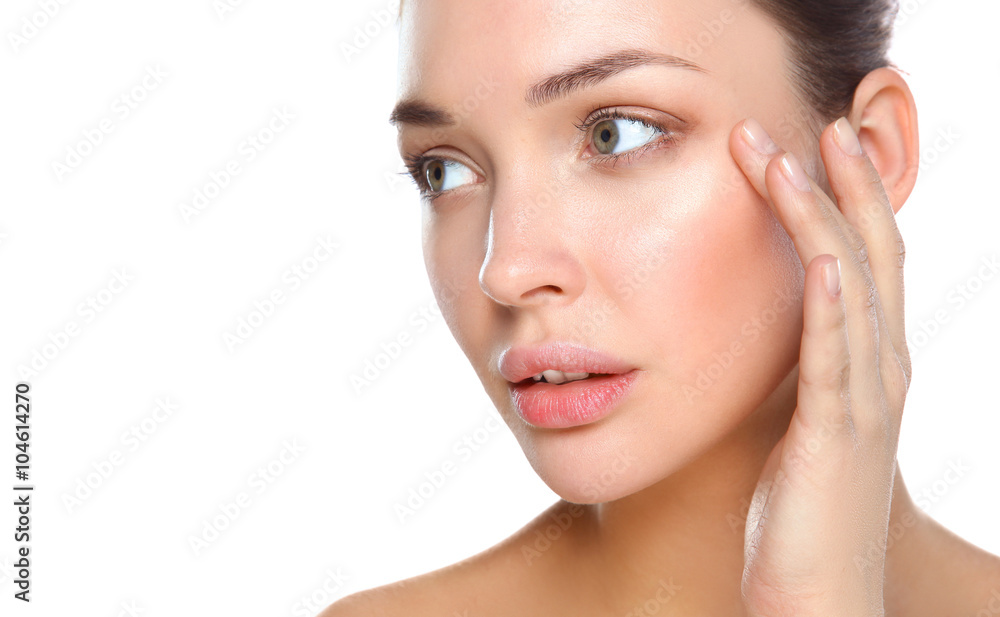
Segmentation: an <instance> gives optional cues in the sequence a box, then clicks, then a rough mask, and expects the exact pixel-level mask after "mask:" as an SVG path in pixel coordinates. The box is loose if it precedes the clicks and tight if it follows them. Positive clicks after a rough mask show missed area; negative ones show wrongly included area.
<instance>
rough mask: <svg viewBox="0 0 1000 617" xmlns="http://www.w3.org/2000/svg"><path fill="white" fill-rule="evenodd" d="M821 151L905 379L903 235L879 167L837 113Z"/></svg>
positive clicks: (908, 371) (907, 377) (907, 373)
mask: <svg viewBox="0 0 1000 617" xmlns="http://www.w3.org/2000/svg"><path fill="white" fill-rule="evenodd" d="M820 154H821V155H822V157H823V162H824V165H825V167H826V174H827V177H828V179H829V182H830V189H831V191H832V192H833V194H834V197H835V198H836V200H837V204H838V206H839V209H840V211H841V213H842V214H843V216H844V218H845V219H846V220H847V222H848V223H849V224H850V225H851V226H852V227H853V228H854V229H855V230H857V231H858V233H859V234H860V235H861V237H862V238H863V239H864V242H865V245H866V246H867V247H868V268H869V270H870V271H871V276H872V280H873V282H874V284H875V287H876V289H878V294H879V301H880V303H881V305H882V312H883V315H884V316H885V326H886V329H887V331H888V334H889V338H890V341H891V342H892V346H893V350H894V352H895V354H896V356H897V357H898V360H899V362H900V364H901V367H902V369H903V371H904V376H905V381H906V384H909V381H910V374H911V368H910V357H909V351H908V349H907V346H906V331H905V326H904V306H903V261H904V256H905V253H906V249H905V246H904V244H903V236H902V234H900V232H899V227H898V226H897V225H896V216H895V214H894V213H893V210H892V204H891V203H890V202H889V197H888V195H886V192H885V188H884V187H883V186H882V180H881V178H880V177H879V174H878V170H876V169H875V166H874V165H873V164H872V162H871V160H870V159H869V158H868V156H867V154H865V153H864V152H863V150H862V148H861V143H860V142H859V141H858V138H857V135H856V134H855V132H854V129H853V128H852V127H851V124H850V123H849V122H848V121H847V120H846V119H845V118H840V119H839V120H837V121H836V122H834V123H831V124H830V126H828V127H827V128H826V130H824V131H823V135H822V136H821V137H820Z"/></svg>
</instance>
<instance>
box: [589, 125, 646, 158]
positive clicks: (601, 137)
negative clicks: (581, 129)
mask: <svg viewBox="0 0 1000 617" xmlns="http://www.w3.org/2000/svg"><path fill="white" fill-rule="evenodd" d="M662 132H663V131H662V130H660V129H658V128H656V127H654V126H650V125H649V124H647V123H645V122H643V121H641V120H639V119H636V118H608V119H606V120H601V121H600V122H598V123H597V124H595V125H594V137H593V141H594V147H595V148H596V149H597V151H598V152H600V153H601V154H619V153H621V152H624V151H628V150H633V149H635V148H638V147H640V146H644V145H646V144H648V143H650V142H651V141H653V140H654V139H655V138H656V137H657V136H658V135H659V134H660V133H662ZM619 146H621V147H620V148H619Z"/></svg>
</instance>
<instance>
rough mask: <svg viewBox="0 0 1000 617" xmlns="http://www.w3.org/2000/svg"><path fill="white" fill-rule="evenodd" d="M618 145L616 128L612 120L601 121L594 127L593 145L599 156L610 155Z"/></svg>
mask: <svg viewBox="0 0 1000 617" xmlns="http://www.w3.org/2000/svg"><path fill="white" fill-rule="evenodd" d="M617 143H618V127H617V126H615V122H614V120H602V121H601V122H599V123H598V124H597V126H595V127H594V144H596V146H597V151H598V152H600V153H601V154H611V153H612V152H614V149H615V145H616V144H617Z"/></svg>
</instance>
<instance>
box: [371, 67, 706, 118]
mask: <svg viewBox="0 0 1000 617" xmlns="http://www.w3.org/2000/svg"><path fill="white" fill-rule="evenodd" d="M649 64H655V65H661V66H669V67H674V68H681V69H687V70H691V71H698V72H701V73H707V72H708V71H707V70H706V69H704V68H702V67H701V66H699V65H697V64H695V63H694V62H691V61H690V60H685V59H684V58H680V57H678V56H673V55H670V54H662V53H656V52H651V51H647V50H644V49H626V50H621V51H616V52H613V53H609V54H605V55H603V56H599V57H597V58H593V59H590V60H584V61H583V62H580V63H579V64H577V65H575V66H573V67H571V68H569V69H567V70H565V71H560V72H559V73H556V74H554V75H549V76H548V77H544V78H542V79H540V80H538V81H537V82H535V83H534V84H532V85H531V86H529V87H528V89H527V90H526V91H525V93H524V101H525V103H527V104H528V106H529V107H541V106H542V105H545V104H547V103H551V102H552V101H554V100H556V99H559V98H562V97H565V96H567V95H569V94H570V93H571V92H574V91H576V90H580V89H582V88H588V87H592V86H595V85H597V84H599V83H600V82H602V81H604V80H606V79H610V78H611V77H613V76H615V75H618V74H619V73H623V72H625V71H628V70H630V69H634V68H636V67H640V66H645V65H649ZM389 123H390V124H393V125H395V126H397V127H398V126H400V125H402V124H410V125H414V126H425V127H439V126H454V125H455V124H458V121H457V120H456V118H455V116H454V115H452V114H451V113H449V112H448V111H446V110H444V109H443V108H441V107H438V106H436V105H432V104H430V103H428V102H426V101H423V100H421V99H417V98H410V99H404V100H402V101H400V102H399V103H398V104H396V107H395V108H394V109H393V110H392V114H390V115H389Z"/></svg>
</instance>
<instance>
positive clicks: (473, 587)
mask: <svg viewBox="0 0 1000 617" xmlns="http://www.w3.org/2000/svg"><path fill="white" fill-rule="evenodd" d="M564 505H565V503H564V502H557V503H556V504H554V505H553V506H552V507H551V508H549V509H548V510H546V511H545V512H543V513H542V514H540V515H539V516H538V517H536V518H535V519H534V520H532V521H531V522H529V523H528V524H527V525H525V526H524V527H523V528H521V529H520V530H518V531H517V532H515V533H514V534H513V535H511V536H510V537H508V538H506V539H505V540H503V541H502V542H500V543H499V544H496V545H495V546H492V547H490V548H488V549H486V550H484V551H482V552H480V553H477V554H475V555H473V556H471V557H468V558H466V559H464V560H462V561H460V562H458V563H455V564H452V565H450V566H446V567H444V568H441V569H439V570H434V571H432V572H427V573H425V574H421V575H419V576H415V577H413V578H409V579H405V580H402V581H397V582H394V583H389V584H387V585H382V586H380V587H374V588H372V589H366V590H364V591H359V592H357V593H353V594H351V595H349V596H346V597H344V598H341V599H340V600H338V601H336V602H334V603H333V604H331V605H330V606H328V607H327V608H326V610H324V611H323V612H321V613H320V614H319V615H318V617H346V616H348V615H350V616H354V617H382V616H389V615H400V614H405V615H407V616H408V617H423V616H425V615H427V616H431V615H433V616H434V617H441V616H442V615H447V616H449V617H450V616H452V615H457V616H465V615H489V614H494V613H495V614H498V615H507V614H517V613H518V612H519V610H518V609H519V608H524V609H527V607H519V606H517V602H518V599H519V598H522V597H524V592H525V591H526V590H528V589H530V587H531V586H532V582H533V581H535V582H537V581H538V580H539V575H540V574H541V572H540V571H539V569H536V568H534V567H531V568H528V567H525V565H533V564H532V563H531V562H532V560H534V559H535V558H536V557H537V556H538V554H539V551H538V548H539V547H538V546H536V544H537V538H536V533H535V532H536V531H538V529H539V525H540V524H542V523H544V522H545V521H548V520H549V518H550V517H551V516H552V514H553V513H556V512H559V511H560V510H561V509H562V508H563V506H564ZM545 548H547V547H545ZM553 552H555V551H553ZM542 561H547V560H542ZM538 565H540V564H538ZM528 595H531V594H528Z"/></svg>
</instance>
